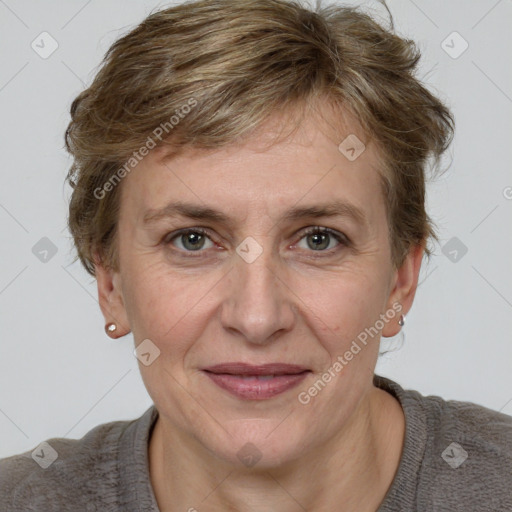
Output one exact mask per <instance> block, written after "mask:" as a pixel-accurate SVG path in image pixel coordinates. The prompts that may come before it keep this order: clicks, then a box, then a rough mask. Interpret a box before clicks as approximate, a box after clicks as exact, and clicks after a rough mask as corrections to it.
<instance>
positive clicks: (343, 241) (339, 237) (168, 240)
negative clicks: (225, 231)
mask: <svg viewBox="0 0 512 512" xmlns="http://www.w3.org/2000/svg"><path fill="white" fill-rule="evenodd" d="M189 233H196V234H200V235H204V236H206V237H207V238H209V239H210V240H211V241H212V242H214V240H212V239H211V237H210V235H209V231H208V230H206V229H204V228H200V227H197V228H184V229H180V230H179V231H176V232H174V233H169V234H168V235H166V236H165V237H164V239H163V243H164V244H165V245H172V242H173V241H174V240H175V239H177V238H178V237H180V236H183V235H187V234H189ZM315 234H327V235H330V236H332V237H334V238H335V239H336V241H338V242H339V244H340V246H345V247H349V246H350V245H351V242H350V240H349V238H348V237H347V236H346V235H344V234H343V233H340V232H338V231H335V230H333V229H331V228H326V227H320V226H312V227H309V228H306V230H305V231H303V232H302V236H301V237H300V238H299V242H300V241H301V240H302V239H303V238H305V237H307V236H309V235H315ZM171 235H172V236H171ZM297 243H298V242H297ZM340 246H337V247H335V248H334V249H329V250H319V251H313V250H311V251H309V252H311V253H313V254H314V253H317V254H316V255H315V256H312V257H322V255H328V256H332V255H333V254H334V253H336V252H337V251H338V250H340ZM176 251H177V252H179V253H180V254H186V255H187V256H185V257H198V256H199V255H200V254H201V253H204V252H205V250H197V251H184V250H182V249H176Z"/></svg>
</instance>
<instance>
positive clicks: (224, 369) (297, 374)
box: [202, 363, 311, 400]
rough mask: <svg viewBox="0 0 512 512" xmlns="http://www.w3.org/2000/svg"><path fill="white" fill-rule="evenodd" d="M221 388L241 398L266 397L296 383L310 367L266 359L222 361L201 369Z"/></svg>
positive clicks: (256, 398) (281, 391) (272, 395)
mask: <svg viewBox="0 0 512 512" xmlns="http://www.w3.org/2000/svg"><path fill="white" fill-rule="evenodd" d="M202 371H203V372H204V374H205V375H206V376H208V377H209V379H210V380H211V381H212V382H213V383H214V384H216V385H217V386H218V387H219V388H221V389H223V390H224V391H228V392H229V393H230V394H231V395H234V396H236V397H237V398H240V399H244V400H266V399H269V398H272V397H274V396H276V395H279V394H281V393H284V392H285V391H288V390H290V389H292V388H294V387H295V386H297V385H298V384H300V383H301V382H302V381H303V380H304V379H305V378H306V376H307V375H308V374H310V373H311V370H309V369H307V368H305V367H304V366H299V365H293V364H284V363H270V364H263V365H257V366H255V365H249V364H246V363H223V364H219V365H215V366H210V367H208V368H204V369H203V370H202Z"/></svg>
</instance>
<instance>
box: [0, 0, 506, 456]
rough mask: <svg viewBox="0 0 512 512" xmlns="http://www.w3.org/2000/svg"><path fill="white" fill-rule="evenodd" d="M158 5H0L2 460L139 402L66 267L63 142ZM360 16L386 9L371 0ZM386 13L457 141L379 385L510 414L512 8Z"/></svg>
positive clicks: (86, 288)
mask: <svg viewBox="0 0 512 512" xmlns="http://www.w3.org/2000/svg"><path fill="white" fill-rule="evenodd" d="M353 3H355V2H353ZM166 5H170V3H160V4H157V3H156V2H154V1H149V0H147V1H134V0H131V1H126V0H124V1H122V2H121V1H120V0H107V1H105V0H103V1H101V2H100V1H98V0H92V1H91V0H89V1H84V0H80V1H75V0H73V1H70V0H68V1H67V2H59V1H56V0H51V1H50V0H48V1H45V2H39V1H36V0H32V1H30V0H22V1H16V2H15V1H14V0H0V48H1V56H2V60H1V62H2V64H1V66H0V112H1V120H0V141H1V150H2V151H1V155H2V159H1V168H0V169H1V170H0V176H1V187H0V226H1V247H2V251H1V258H2V259H1V262H2V263H1V270H0V312H1V319H0V322H1V324H0V325H1V337H0V434H1V437H0V439H1V443H0V457H4V456H8V455H12V454H15V453H20V452H22V451H25V450H29V449H33V448H35V447H36V446H37V445H38V444H39V442H41V441H43V440H45V439H49V438H51V437H69V438H79V437H81V436H83V435H84V434H85V433H86V432H87V431H89V430H90V429H91V428H93V427H94V426H96V425H98V424H100V423H105V422H108V421H114V420H125V419H133V418H136V417H138V416H140V415H141V414H142V413H143V412H144V411H145V410H146V409H147V407H149V406H150V405H151V399H150V398H149V396H148V394H147V392H146V390H145V388H144V385H143V383H142V380H141V378H140V374H139V369H138V364H137V363H138V362H137V359H136V358H135V357H134V355H133V338H132V337H131V335H129V336H127V337H125V338H122V339H120V340H118V341H114V340H110V339H109V338H108V337H107V336H106V335H105V333H104V331H103V326H104V321H103V317H102V315H101V312H100V309H99V306H98V302H97V291H96V283H95V281H94V280H93V279H91V278H90V277H89V276H88V274H86V272H85V271H84V270H83V269H82V268H81V267H80V265H79V263H75V264H73V265H71V264H70V263H71V260H72V254H73V253H72V249H71V248H72V245H71V241H70V237H69V233H68V232H67V230H66V214H67V200H68V198H69V195H70V189H69V188H68V187H67V186H64V177H65V175H66V172H67V170H68V167H69V165H70V163H71V162H70V159H69V157H68V156H67V154H66V153H65V151H64V149H63V148H64V146H63V134H64V130H65V128H66V126H67V123H68V120H69V115H68V111H69V106H70V103H71V101H72V100H73V98H74V97H75V96H76V95H77V94H78V93H79V92H80V91H81V90H82V89H83V88H84V87H85V86H86V85H87V84H89V83H90V81H91V80H92V78H93V76H94V72H95V70H97V68H98V65H99V63H100V61H101V58H102V56H103V55H104V53H105V51H106V50H107V48H108V47H109V46H110V44H111V43H112V42H113V41H114V40H115V39H116V38H117V37H119V36H120V35H121V34H124V33H125V32H126V31H127V30H128V29H129V28H131V27H133V26H134V25H135V24H137V23H139V22H140V21H142V19H143V18H144V17H145V16H146V15H147V14H148V13H149V12H150V11H152V10H154V9H155V8H158V7H159V6H160V7H164V6H166ZM364 5H366V6H368V8H371V9H374V10H375V11H374V12H376V13H384V10H383V9H382V8H381V7H379V6H378V3H377V2H367V3H365V4H364ZM389 6H390V8H391V11H392V13H393V16H394V19H395V23H396V27H397V29H398V31H399V33H400V34H401V35H404V36H407V37H410V38H412V39H414V40H415V41H417V43H418V44H419V46H420V48H421V50H422V52H423V58H422V61H421V70H420V73H419V76H420V77H421V78H422V79H423V80H424V81H425V82H426V83H427V84H428V86H429V87H430V88H431V89H432V90H433V91H434V92H435V93H436V94H438V95H439V96H440V97H441V98H442V99H444V100H445V101H446V102H447V103H448V105H449V106H450V107H451V108H452V109H453V111H454V113H455V116H456V122H457V132H456V138H455V141H454V144H453V146H452V149H451V152H450V155H448V157H447V159H445V165H448V164H449V163H450V161H451V166H450V169H449V170H448V171H447V172H446V173H445V174H444V176H443V177H442V178H440V179H439V180H438V181H437V182H436V183H435V184H434V185H432V186H431V187H430V189H429V208H430V212H431V215H432V217H433V218H434V220H435V221H436V222H437V223H438V225H439V228H440V234H441V238H442V244H441V246H440V247H437V248H436V255H435V256H434V257H433V258H432V260H431V262H430V263H429V265H426V266H424V268H423V270H422V278H421V280H422V284H421V285H420V287H419V290H418V293H417V297H416V301H415V305H414V307H413V309H412V311H411V312H410V314H409V315H408V317H407V323H406V326H405V343H404V344H403V345H402V348H401V349H400V350H398V351H395V352H393V353H390V354H387V355H386V356H384V357H383V358H382V359H381V360H380V362H379V364H378V367H377V373H380V374H381V375H384V376H388V377H390V378H392V379H394V380H396V381H397V382H399V383H400V384H401V385H402V386H403V387H405V388H413V389H417V390H418V391H420V392H421V393H422V394H437V395H440V396H442V397H444V398H446V399H457V400H465V401H472V402H475V403H478V404H481V405H485V406H487V407H489V408H492V409H495V410H502V411H503V412H506V413H508V414H511V415H512V375H511V372H510V368H511V362H512V343H511V341H512V336H511V329H512V321H511V320H512V272H511V257H510V255H511V253H512V242H511V233H512V231H511V226H512V172H511V161H512V158H511V156H512V155H511V145H512V138H511V135H512V133H511V132H512V129H511V127H512V116H511V113H512V68H511V66H510V61H511V59H510V58H511V53H512V51H511V46H512V45H511V41H512V33H511V30H510V26H511V22H512V3H511V2H510V0H500V1H496V0H485V1H484V0H481V1H468V0H457V1H453V0H451V1H446V0H444V1H441V0H437V1H432V0H429V1H427V0H415V1H412V0H389ZM44 31H46V32H48V33H49V34H50V35H51V36H52V37H53V38H54V39H55V40H56V41H57V43H58V48H57V50H56V51H55V52H54V53H53V54H52V55H50V56H49V57H48V58H46V59H43V58H42V57H41V56H40V55H39V54H38V53H36V52H35V51H34V50H33V49H32V47H31V43H32V42H33V41H35V44H39V46H40V47H41V46H42V43H41V42H40V40H41V37H42V36H40V34H41V33H42V32H44ZM454 31H456V32H458V33H459V34H460V35H461V36H462V38H464V40H465V41H467V43H468V44H469V47H468V48H467V50H466V51H465V52H464V53H462V54H461V55H460V56H458V58H452V57H451V56H450V55H448V54H447V53H446V52H445V51H444V49H443V48H442V46H441V45H442V42H443V41H446V42H445V43H444V44H445V45H449V46H452V47H453V48H452V49H451V50H450V51H452V52H458V51H459V50H460V48H462V47H461V46H460V45H461V40H459V39H457V36H454V35H453V34H452V33H453V32H454ZM447 38H448V39H447ZM454 38H455V39H454ZM38 41H39V43H38ZM48 41H49V40H48V39H47V40H46V43H45V48H46V49H48V48H49V43H48ZM41 51H42V48H41ZM43 237H47V238H48V239H50V240H51V242H52V243H53V244H54V245H55V246H56V249H57V253H56V254H55V255H54V256H52V257H50V254H49V255H48V257H47V258H48V261H47V262H42V261H40V259H39V258H38V257H36V254H34V253H33V251H32V249H33V247H34V246H35V245H36V244H37V243H38V242H39V241H40V239H41V238H43ZM453 237H457V238H458V239H459V240H460V242H462V243H463V244H464V245H465V246H466V247H467V254H465V255H463V256H462V257H461V255H462V252H461V251H460V249H458V248H455V250H456V251H457V252H456V253H454V252H453V248H450V247H451V246H448V247H447V249H446V250H445V252H446V253H447V254H448V256H450V258H452V259H453V258H454V257H457V258H458V261H456V262H453V261H451V260H450V258H449V257H447V256H445V255H444V254H443V252H442V250H441V248H442V246H444V244H446V243H447V242H448V241H449V240H450V239H452V238H453ZM451 243H454V242H453V241H452V242H451ZM457 243H458V242H457ZM36 247H37V246H36ZM449 251H452V253H451V254H450V252H449ZM36 252H37V251H36ZM42 256H43V255H42V254H40V257H42ZM387 345H390V346H392V347H395V346H397V345H398V346H400V340H394V341H393V340H391V341H386V339H383V341H382V348H383V349H385V348H386V347H387Z"/></svg>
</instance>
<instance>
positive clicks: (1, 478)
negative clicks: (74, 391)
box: [0, 420, 135, 512]
mask: <svg viewBox="0 0 512 512" xmlns="http://www.w3.org/2000/svg"><path fill="white" fill-rule="evenodd" d="M133 421H135V420H131V421H114V422H110V423H105V424H102V425H98V426H97V427H95V428H93V429H92V430H90V431H89V432H88V433H87V434H85V435H84V436H83V437H82V438H81V439H66V438H51V439H47V440H46V441H43V442H42V443H40V444H38V445H37V446H34V448H33V449H31V450H28V451H26V452H24V453H21V454H18V455H13V456H11V457H7V458H3V459H0V503H2V504H3V505H5V507H6V508H5V509H4V508H2V507H1V506H0V512H3V511H4V510H9V511H17V510H23V511H26V510H48V511H50V510H62V509H63V508H64V507H70V508H74V509H75V510H89V509H88V508H87V501H86V502H85V503H82V502H80V500H81V499H82V500H83V499H86V497H87V496H88V495H90V496H94V495H97V494H98V493H101V494H102V496H104V497H106V498H107V500H108V498H114V499H115V494H116V478H117V477H116V475H117V474H118V467H117V465H118V457H117V451H118V444H119V439H120V437H121V435H122V433H123V432H124V431H125V430H126V428H127V427H128V426H129V425H130V424H131V423H133ZM78 491H79V492H78ZM7 504H9V505H7ZM68 509H69V508H68Z"/></svg>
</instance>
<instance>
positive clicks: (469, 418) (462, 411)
mask: <svg viewBox="0 0 512 512" xmlns="http://www.w3.org/2000/svg"><path fill="white" fill-rule="evenodd" d="M419 400H420V403H421V404H422V407H423V408H424V410H425V413H426V415H425V417H426V425H427V443H426V446H425V453H424V457H423V462H422V471H421V479H420V486H419V490H420V491H419V492H420V493H421V492H422V493H423V497H422V496H420V497H419V498H420V500H424V501H425V502H426V501H428V502H429V503H430V506H431V507H433V509H435V510H438V507H441V508H442V507H447V506H448V507H449V508H448V509H449V510H453V511H456V510H493V511H502V510H503V511H505V510H512V416H508V415H506V414H502V413H500V412H498V411H494V410H492V409H488V408H486V407H483V406H481V405H478V404H474V403H471V402H463V401H458V400H444V399H442V398H440V397H438V396H425V397H423V396H422V397H421V398H420V399H419ZM421 483H423V484H424V485H421ZM439 509H440V508H439ZM448 509H447V510H448Z"/></svg>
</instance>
